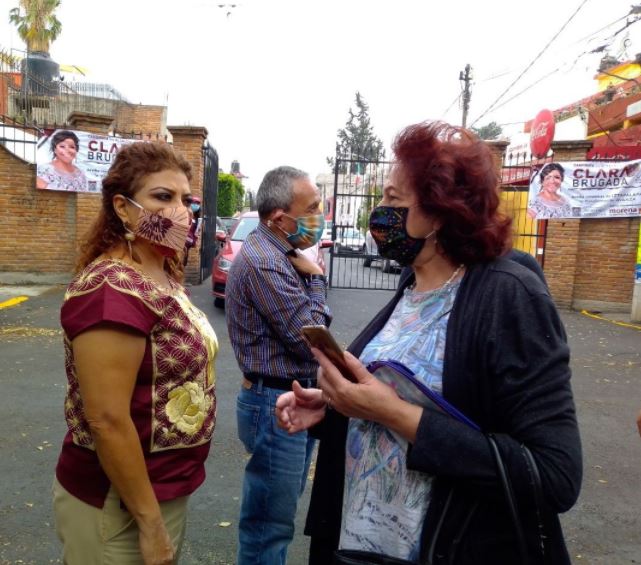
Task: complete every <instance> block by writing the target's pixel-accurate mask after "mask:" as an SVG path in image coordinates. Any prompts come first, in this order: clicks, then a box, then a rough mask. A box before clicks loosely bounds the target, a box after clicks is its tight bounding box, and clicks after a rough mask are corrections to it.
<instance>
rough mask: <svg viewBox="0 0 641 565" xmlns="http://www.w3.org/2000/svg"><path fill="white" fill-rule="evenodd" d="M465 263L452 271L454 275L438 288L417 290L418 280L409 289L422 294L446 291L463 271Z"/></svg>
mask: <svg viewBox="0 0 641 565" xmlns="http://www.w3.org/2000/svg"><path fill="white" fill-rule="evenodd" d="M464 266H465V265H463V263H461V264H460V265H459V266H458V267H457V268H456V269H455V270H454V272H453V273H452V276H450V278H449V279H447V280H446V281H445V282H444V283H443V284H442V285H441V286H439V287H438V288H433V289H432V290H425V291H415V289H416V280H415V281H414V282H413V283H412V284H411V285H410V286H408V287H407V290H410V291H414V292H415V293H416V294H422V295H427V294H437V293H438V294H441V293H442V292H445V291H446V290H447V289H448V288H449V287H450V286H451V284H452V281H454V279H455V278H456V277H457V276H458V274H459V273H460V272H461V269H462V268H463V267H464Z"/></svg>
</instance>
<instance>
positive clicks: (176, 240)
mask: <svg viewBox="0 0 641 565" xmlns="http://www.w3.org/2000/svg"><path fill="white" fill-rule="evenodd" d="M125 198H127V200H129V202H131V203H132V204H133V205H134V206H137V207H138V208H140V213H139V214H138V219H137V220H136V225H135V226H134V229H133V233H134V234H135V235H136V237H140V238H141V239H145V240H147V241H149V242H151V243H153V244H154V245H157V246H159V247H160V251H161V252H162V253H163V255H167V256H173V255H175V254H176V253H177V252H179V251H182V250H183V249H184V247H185V242H186V241H187V234H188V233H189V228H190V226H191V215H190V213H189V210H187V208H185V207H184V206H178V207H177V208H162V209H161V210H159V211H158V212H150V211H149V210H147V209H146V208H144V207H142V206H141V205H140V204H138V202H136V201H134V200H132V199H131V198H129V197H128V196H125Z"/></svg>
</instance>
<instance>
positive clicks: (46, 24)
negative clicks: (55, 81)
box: [9, 0, 62, 53]
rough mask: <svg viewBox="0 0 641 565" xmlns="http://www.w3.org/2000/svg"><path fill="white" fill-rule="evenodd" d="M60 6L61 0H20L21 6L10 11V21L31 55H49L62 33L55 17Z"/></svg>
mask: <svg viewBox="0 0 641 565" xmlns="http://www.w3.org/2000/svg"><path fill="white" fill-rule="evenodd" d="M58 6H60V0H20V6H19V7H18V8H13V9H12V10H10V11H9V21H10V22H11V23H12V24H15V25H16V27H17V28H18V34H19V35H20V37H21V39H22V40H23V41H24V42H25V43H26V44H27V51H28V52H29V53H33V52H39V53H49V45H50V44H51V42H52V41H55V39H56V38H57V37H58V36H59V35H60V32H61V31H62V24H61V23H60V21H59V20H58V18H56V16H55V15H54V12H55V11H56V9H57V8H58ZM23 14H24V15H23Z"/></svg>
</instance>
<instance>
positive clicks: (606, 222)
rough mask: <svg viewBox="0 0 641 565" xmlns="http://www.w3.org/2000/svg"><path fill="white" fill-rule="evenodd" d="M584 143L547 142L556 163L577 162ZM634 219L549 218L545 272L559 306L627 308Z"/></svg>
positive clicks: (587, 145) (585, 146) (585, 148)
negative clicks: (550, 143) (549, 143)
mask: <svg viewBox="0 0 641 565" xmlns="http://www.w3.org/2000/svg"><path fill="white" fill-rule="evenodd" d="M590 147H591V142H589V141H571V142H566V141H563V142H557V143H554V144H552V148H553V150H554V160H555V161H581V160H584V159H585V155H586V153H587V151H588V150H589V149H590ZM638 229H639V218H607V219H606V218H603V219H597V218H585V219H582V220H569V219H568V220H548V228H547V236H546V241H545V262H544V271H545V276H546V278H547V280H548V284H549V285H550V291H551V292H552V296H553V297H554V299H555V301H556V303H557V304H558V305H559V306H561V307H567V308H569V307H572V308H575V309H583V308H586V309H594V310H604V311H622V312H629V311H630V308H631V303H632V289H633V285H634V276H633V275H634V264H635V259H636V242H637V236H638Z"/></svg>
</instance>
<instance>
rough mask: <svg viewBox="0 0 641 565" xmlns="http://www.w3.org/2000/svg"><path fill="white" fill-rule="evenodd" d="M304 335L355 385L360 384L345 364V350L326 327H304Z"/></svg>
mask: <svg viewBox="0 0 641 565" xmlns="http://www.w3.org/2000/svg"><path fill="white" fill-rule="evenodd" d="M302 332H303V335H304V336H305V339H306V340H307V342H308V343H309V344H310V345H311V346H312V347H315V348H316V349H320V350H321V351H322V352H323V353H324V354H325V355H326V356H327V358H328V359H329V360H330V361H331V362H332V363H333V364H334V365H336V367H337V368H338V370H339V371H340V372H341V374H342V375H343V376H344V377H345V378H346V379H348V380H350V381H352V382H353V383H356V382H358V380H357V379H356V377H355V376H354V373H352V370H351V369H350V368H349V367H348V366H347V363H345V357H344V356H343V350H342V349H341V347H340V345H338V343H336V340H335V339H334V336H332V334H331V333H329V330H328V329H327V327H326V326H303V328H302Z"/></svg>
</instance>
